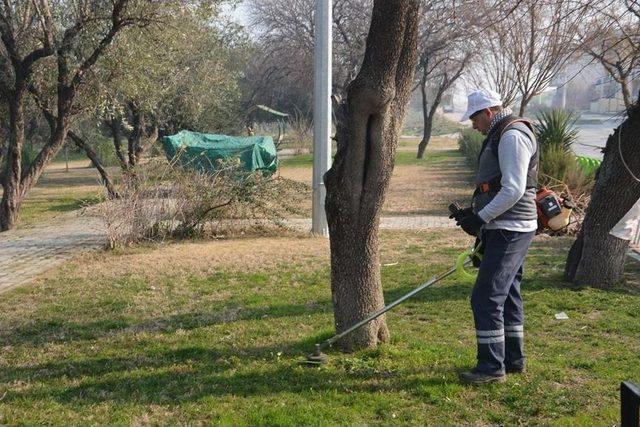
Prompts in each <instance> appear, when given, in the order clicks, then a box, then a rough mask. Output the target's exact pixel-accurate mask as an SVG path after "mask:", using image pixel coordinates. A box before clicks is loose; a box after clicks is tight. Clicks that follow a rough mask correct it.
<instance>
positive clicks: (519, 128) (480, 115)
mask: <svg viewBox="0 0 640 427" xmlns="http://www.w3.org/2000/svg"><path fill="white" fill-rule="evenodd" d="M467 119H471V123H472V124H473V128H474V129H476V130H478V131H480V132H481V133H482V134H483V135H485V136H486V139H485V140H484V142H483V144H482V150H481V152H480V155H479V157H478V172H477V175H476V181H475V184H476V190H475V193H474V195H473V202H472V206H471V207H469V208H466V209H462V210H460V211H459V212H458V213H457V214H455V215H453V216H452V217H454V218H455V219H456V221H457V225H460V226H461V227H462V229H463V230H464V231H465V232H467V233H468V234H470V235H472V236H477V237H478V239H479V240H480V241H482V247H483V256H482V262H481V264H480V269H479V271H478V277H477V279H476V283H475V286H474V288H473V293H472V295H471V307H472V309H473V317H474V321H475V327H476V339H477V348H478V349H477V359H478V362H477V365H476V367H475V368H474V369H473V370H471V371H468V372H462V373H461V374H460V380H461V381H462V382H463V383H466V384H484V383H489V382H502V381H504V380H505V373H517V372H523V371H524V368H525V355H524V349H523V338H524V328H523V325H524V311H523V307H522V297H521V295H520V284H521V281H522V274H523V265H524V259H525V255H526V253H527V250H528V249H529V246H530V244H531V241H532V239H533V236H534V234H535V231H536V229H537V227H538V223H537V208H536V202H535V197H536V186H537V180H538V160H539V154H538V144H537V142H536V138H535V135H534V133H533V128H532V125H531V123H530V122H529V121H528V120H526V119H522V118H520V117H516V116H514V115H512V114H511V111H510V110H509V109H503V108H502V101H501V100H500V96H499V95H498V94H497V93H495V92H493V91H491V90H477V91H475V92H472V93H470V94H469V96H468V108H467V112H466V113H465V115H464V116H463V117H462V120H461V121H465V120H467Z"/></svg>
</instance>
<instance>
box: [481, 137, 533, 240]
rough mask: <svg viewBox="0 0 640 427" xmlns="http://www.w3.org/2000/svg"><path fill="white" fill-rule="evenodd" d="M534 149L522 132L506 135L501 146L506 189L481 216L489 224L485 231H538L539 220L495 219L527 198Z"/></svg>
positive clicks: (501, 164) (501, 162) (502, 171)
mask: <svg viewBox="0 0 640 427" xmlns="http://www.w3.org/2000/svg"><path fill="white" fill-rule="evenodd" d="M534 150H535V148H534V146H533V142H532V141H531V140H530V139H529V138H527V137H526V136H525V135H524V134H523V133H522V132H520V131H518V130H515V129H511V130H508V131H506V132H505V133H504V135H502V138H501V139H500V145H499V146H498V160H499V161H500V171H501V173H502V178H501V180H500V183H501V185H502V188H501V189H500V191H499V192H498V194H496V196H495V197H494V198H493V200H491V202H490V203H489V204H488V205H487V206H485V207H484V208H483V209H482V210H481V211H480V212H478V216H479V217H480V218H482V220H483V221H485V222H486V223H487V224H486V225H485V226H484V228H485V229H488V230H496V229H500V230H511V231H520V232H528V231H534V230H536V229H537V228H538V221H537V220H535V219H533V220H500V221H494V220H493V219H494V218H497V217H498V216H500V215H501V214H502V213H504V212H506V211H507V210H508V209H509V208H511V207H512V206H513V205H514V204H515V203H516V202H517V201H518V200H520V198H521V197H522V196H523V195H524V192H525V189H526V187H527V172H528V170H529V161H530V159H531V157H532V156H533V154H534Z"/></svg>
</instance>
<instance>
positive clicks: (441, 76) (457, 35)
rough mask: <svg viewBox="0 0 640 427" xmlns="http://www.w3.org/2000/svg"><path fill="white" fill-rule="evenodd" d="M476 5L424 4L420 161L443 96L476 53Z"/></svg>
mask: <svg viewBox="0 0 640 427" xmlns="http://www.w3.org/2000/svg"><path fill="white" fill-rule="evenodd" d="M470 7H474V8H475V2H463V3H462V4H458V5H456V4H455V3H451V2H449V1H430V2H424V5H423V7H422V12H421V17H420V18H421V19H420V40H419V44H418V50H419V60H418V70H417V73H416V77H417V78H418V79H419V82H418V85H417V86H418V87H419V88H420V93H421V95H422V117H423V123H424V126H423V132H422V140H421V141H420V144H419V145H418V154H417V158H419V159H421V158H422V157H423V156H424V152H425V150H426V148H427V145H428V144H429V140H430V139H431V132H432V129H433V121H434V118H435V115H436V111H437V109H438V107H439V106H440V102H441V100H442V96H443V95H444V93H445V92H446V91H447V90H449V89H451V87H452V86H453V84H454V83H455V82H456V81H457V80H458V79H459V78H460V76H462V73H463V72H464V71H465V70H466V68H467V67H468V65H469V63H470V61H471V58H472V53H473V48H472V44H471V43H470V38H471V36H472V34H473V26H472V25H471V24H472V22H473V20H472V19H470V18H471V14H470V13H469V12H470V9H469V8H470Z"/></svg>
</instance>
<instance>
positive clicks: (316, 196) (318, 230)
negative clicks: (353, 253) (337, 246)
mask: <svg viewBox="0 0 640 427" xmlns="http://www.w3.org/2000/svg"><path fill="white" fill-rule="evenodd" d="M331 3H332V0H317V1H316V16H315V57H314V90H313V98H314V99H313V218H312V229H311V232H312V233H313V234H316V235H319V236H324V237H328V236H329V227H328V226H327V216H326V214H325V211H324V199H325V196H326V194H327V192H326V189H325V187H324V182H323V180H322V177H323V176H324V174H325V172H327V171H328V170H329V167H330V166H331V139H330V138H331V40H332V38H331V25H332V21H333V19H332V16H331Z"/></svg>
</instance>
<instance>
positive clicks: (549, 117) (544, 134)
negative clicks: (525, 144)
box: [534, 109, 578, 153]
mask: <svg viewBox="0 0 640 427" xmlns="http://www.w3.org/2000/svg"><path fill="white" fill-rule="evenodd" d="M536 119H537V121H538V122H537V123H535V124H534V127H535V132H536V137H537V138H538V143H539V144H540V147H541V148H542V150H543V151H544V150H545V149H546V148H548V147H551V146H555V147H561V148H562V150H563V151H564V152H566V153H569V152H571V145H572V144H573V143H574V142H576V140H577V139H578V129H576V121H577V120H578V116H577V115H576V114H575V113H573V112H571V111H567V110H562V109H553V110H546V111H541V112H540V113H539V114H538V115H537V116H536Z"/></svg>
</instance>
